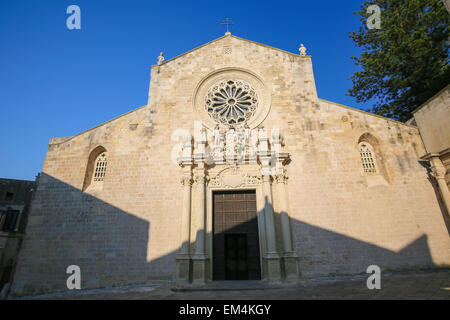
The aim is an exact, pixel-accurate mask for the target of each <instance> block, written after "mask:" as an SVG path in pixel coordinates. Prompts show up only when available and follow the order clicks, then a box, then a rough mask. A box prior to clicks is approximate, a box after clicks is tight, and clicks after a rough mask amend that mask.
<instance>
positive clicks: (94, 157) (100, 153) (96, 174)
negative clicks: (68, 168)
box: [83, 146, 108, 191]
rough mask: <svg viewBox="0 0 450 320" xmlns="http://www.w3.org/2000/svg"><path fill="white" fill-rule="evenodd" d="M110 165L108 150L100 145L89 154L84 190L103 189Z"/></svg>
mask: <svg viewBox="0 0 450 320" xmlns="http://www.w3.org/2000/svg"><path fill="white" fill-rule="evenodd" d="M107 167H108V152H107V151H106V149H105V148H103V147H101V146H99V147H97V148H95V149H94V150H92V152H91V154H90V155H89V159H88V163H87V166H86V174H85V177H84V183H83V191H86V189H88V188H90V189H101V188H102V186H103V181H104V180H105V177H106V174H107Z"/></svg>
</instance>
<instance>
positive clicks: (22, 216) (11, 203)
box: [0, 179, 35, 290]
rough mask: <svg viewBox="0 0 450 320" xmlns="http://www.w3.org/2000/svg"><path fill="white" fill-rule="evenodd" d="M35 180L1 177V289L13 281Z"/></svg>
mask: <svg viewBox="0 0 450 320" xmlns="http://www.w3.org/2000/svg"><path fill="white" fill-rule="evenodd" d="M34 188H35V181H25V180H12V179H0V290H2V288H3V286H4V285H5V284H7V283H11V282H12V278H13V273H14V268H15V266H16V263H17V258H18V257H19V250H20V246H21V243H22V238H23V234H24V231H25V225H26V221H27V213H28V208H29V204H30V200H31V195H32V192H33V190H34Z"/></svg>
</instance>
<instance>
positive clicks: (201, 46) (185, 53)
mask: <svg viewBox="0 0 450 320" xmlns="http://www.w3.org/2000/svg"><path fill="white" fill-rule="evenodd" d="M227 37H233V38H235V39H238V40H243V41H246V42H249V43H253V44H257V45H260V46H263V47H266V48H269V49H272V50H277V51H280V52H283V53H286V54H289V55H292V56H296V57H300V58H303V59H305V58H309V59H311V56H310V55H308V56H300V55H298V54H295V53H292V52H289V51H286V50H283V49H280V48H276V47H272V46H269V45H267V44H264V43H260V42H256V41H252V40H248V39H244V38H240V37H237V36H235V35H232V34H231V35H223V36H221V37H219V38H216V39H214V40H211V41H209V42H207V43H205V44H202V45H200V46H198V47H195V48H193V49H191V50H189V51H186V52H184V53H182V54H180V55H178V56H175V57H173V58H171V59H169V60H166V61H164V62H162V63H161V64H156V65H152V67H160V66H163V65H165V64H166V63H169V62H172V61H174V60H176V59H178V58H181V57H182V56H185V55H187V54H189V53H191V52H193V51H196V50H198V49H200V48H203V47H205V46H207V45H209V44H211V43H213V42H216V41H219V40H222V39H224V38H227Z"/></svg>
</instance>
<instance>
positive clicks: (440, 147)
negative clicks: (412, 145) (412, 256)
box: [410, 85, 450, 226]
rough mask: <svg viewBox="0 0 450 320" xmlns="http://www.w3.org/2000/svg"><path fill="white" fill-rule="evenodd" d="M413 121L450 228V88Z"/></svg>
mask: <svg viewBox="0 0 450 320" xmlns="http://www.w3.org/2000/svg"><path fill="white" fill-rule="evenodd" d="M413 114H414V118H413V119H411V120H410V122H411V123H414V124H416V125H417V126H418V128H419V131H420V135H421V137H422V141H423V144H424V146H425V150H426V154H424V155H423V156H422V157H421V160H423V162H424V163H425V164H426V166H427V167H428V168H429V169H430V174H431V175H432V176H433V178H434V179H433V182H435V183H436V189H439V196H438V198H439V199H440V202H441V204H442V206H443V207H444V208H443V210H444V211H446V212H447V214H444V217H445V218H446V223H447V225H448V226H450V215H449V213H450V85H448V86H447V87H445V88H444V89H443V90H441V92H439V93H437V94H436V95H435V96H434V97H432V98H431V99H429V100H428V101H427V102H425V103H424V104H423V105H422V106H421V107H419V108H418V109H416V110H415V111H414V112H413Z"/></svg>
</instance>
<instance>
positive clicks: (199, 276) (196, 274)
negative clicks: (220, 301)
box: [192, 128, 207, 284]
mask: <svg viewBox="0 0 450 320" xmlns="http://www.w3.org/2000/svg"><path fill="white" fill-rule="evenodd" d="M195 139H196V141H195V144H196V148H195V150H194V163H195V164H196V165H197V167H196V168H195V169H194V196H193V202H194V210H195V211H194V213H193V214H194V215H195V237H196V238H195V253H194V255H193V257H192V270H193V276H192V277H193V279H192V280H193V283H194V284H204V283H206V261H207V256H206V251H205V230H206V203H205V192H206V190H205V186H206V173H205V145H206V141H207V139H206V130H205V129H204V128H200V130H199V132H198V133H197V134H196V137H195Z"/></svg>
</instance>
